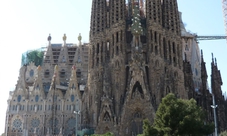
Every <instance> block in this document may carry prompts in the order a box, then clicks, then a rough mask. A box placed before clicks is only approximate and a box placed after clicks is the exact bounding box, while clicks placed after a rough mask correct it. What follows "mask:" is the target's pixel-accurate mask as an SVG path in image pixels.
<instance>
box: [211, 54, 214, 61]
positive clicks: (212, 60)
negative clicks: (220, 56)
mask: <svg viewBox="0 0 227 136" xmlns="http://www.w3.org/2000/svg"><path fill="white" fill-rule="evenodd" d="M211 55H212V62H214V55H213V53H211Z"/></svg>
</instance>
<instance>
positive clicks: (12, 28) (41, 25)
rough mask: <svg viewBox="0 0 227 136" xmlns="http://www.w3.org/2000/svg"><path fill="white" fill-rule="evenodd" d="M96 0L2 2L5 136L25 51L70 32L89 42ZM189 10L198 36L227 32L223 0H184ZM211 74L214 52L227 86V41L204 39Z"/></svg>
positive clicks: (0, 128) (190, 26)
mask: <svg viewBox="0 0 227 136" xmlns="http://www.w3.org/2000/svg"><path fill="white" fill-rule="evenodd" d="M91 1H92V0H80V1H79V0H0V47H1V53H0V58H1V59H2V61H1V66H0V75H1V76H0V85H1V95H0V100H1V105H0V106H1V111H2V112H1V113H0V119H1V121H0V134H1V133H3V132H4V127H5V126H4V124H5V113H6V106H7V99H8V96H9V91H12V90H13V89H14V86H15V84H16V83H17V79H18V76H19V68H20V63H21V54H22V53H23V52H25V51H26V50H28V49H36V48H39V47H43V46H46V45H47V36H48V35H49V33H51V35H52V43H62V36H63V34H64V33H66V35H67V42H68V43H77V36H78V34H79V33H81V34H82V37H83V38H82V41H83V42H89V28H90V26H89V24H90V11H91ZM178 5H179V10H180V11H181V12H183V22H184V23H185V24H187V26H186V29H187V30H190V31H191V32H193V33H197V34H198V35H224V34H225V29H224V21H223V14H222V5H221V0H178ZM200 48H201V49H203V51H204V58H205V61H206V62H207V64H206V66H207V72H208V75H210V61H211V52H213V53H214V56H215V57H216V58H217V61H218V67H219V69H220V70H221V74H222V79H223V83H224V85H223V87H222V90H225V91H226V90H227V85H226V84H227V77H225V76H226V75H227V72H226V69H227V65H226V60H225V59H226V58H227V53H226V51H227V45H226V40H216V41H205V42H200Z"/></svg>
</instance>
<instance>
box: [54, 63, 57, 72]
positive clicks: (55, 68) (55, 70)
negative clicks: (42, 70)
mask: <svg viewBox="0 0 227 136" xmlns="http://www.w3.org/2000/svg"><path fill="white" fill-rule="evenodd" d="M57 71H58V65H55V67H54V73H56V72H57Z"/></svg>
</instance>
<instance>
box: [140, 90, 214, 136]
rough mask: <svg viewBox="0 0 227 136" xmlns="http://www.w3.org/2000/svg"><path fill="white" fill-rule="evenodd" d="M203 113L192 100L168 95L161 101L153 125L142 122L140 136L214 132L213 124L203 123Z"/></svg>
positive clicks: (169, 135) (181, 135)
mask: <svg viewBox="0 0 227 136" xmlns="http://www.w3.org/2000/svg"><path fill="white" fill-rule="evenodd" d="M204 121H205V113H204V111H203V110H202V108H201V107H199V106H197V104H196V101H195V100H194V99H190V100H185V99H177V98H176V97H175V95H174V94H172V93H170V94H168V95H167V96H166V97H164V98H163V99H162V102H161V103H160V105H159V107H158V110H157V112H156V117H155V119H154V124H153V125H150V124H149V121H146V120H145V121H144V126H143V128H144V132H143V134H142V135H141V136H151V135H154V136H203V135H208V134H211V133H212V132H213V131H214V124H208V123H205V122H204Z"/></svg>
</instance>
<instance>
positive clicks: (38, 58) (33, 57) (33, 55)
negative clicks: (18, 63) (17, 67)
mask: <svg viewBox="0 0 227 136" xmlns="http://www.w3.org/2000/svg"><path fill="white" fill-rule="evenodd" d="M22 59H23V58H22ZM30 62H34V64H35V65H36V66H39V65H42V62H43V52H42V51H39V50H33V51H31V52H28V53H27V63H30Z"/></svg>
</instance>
